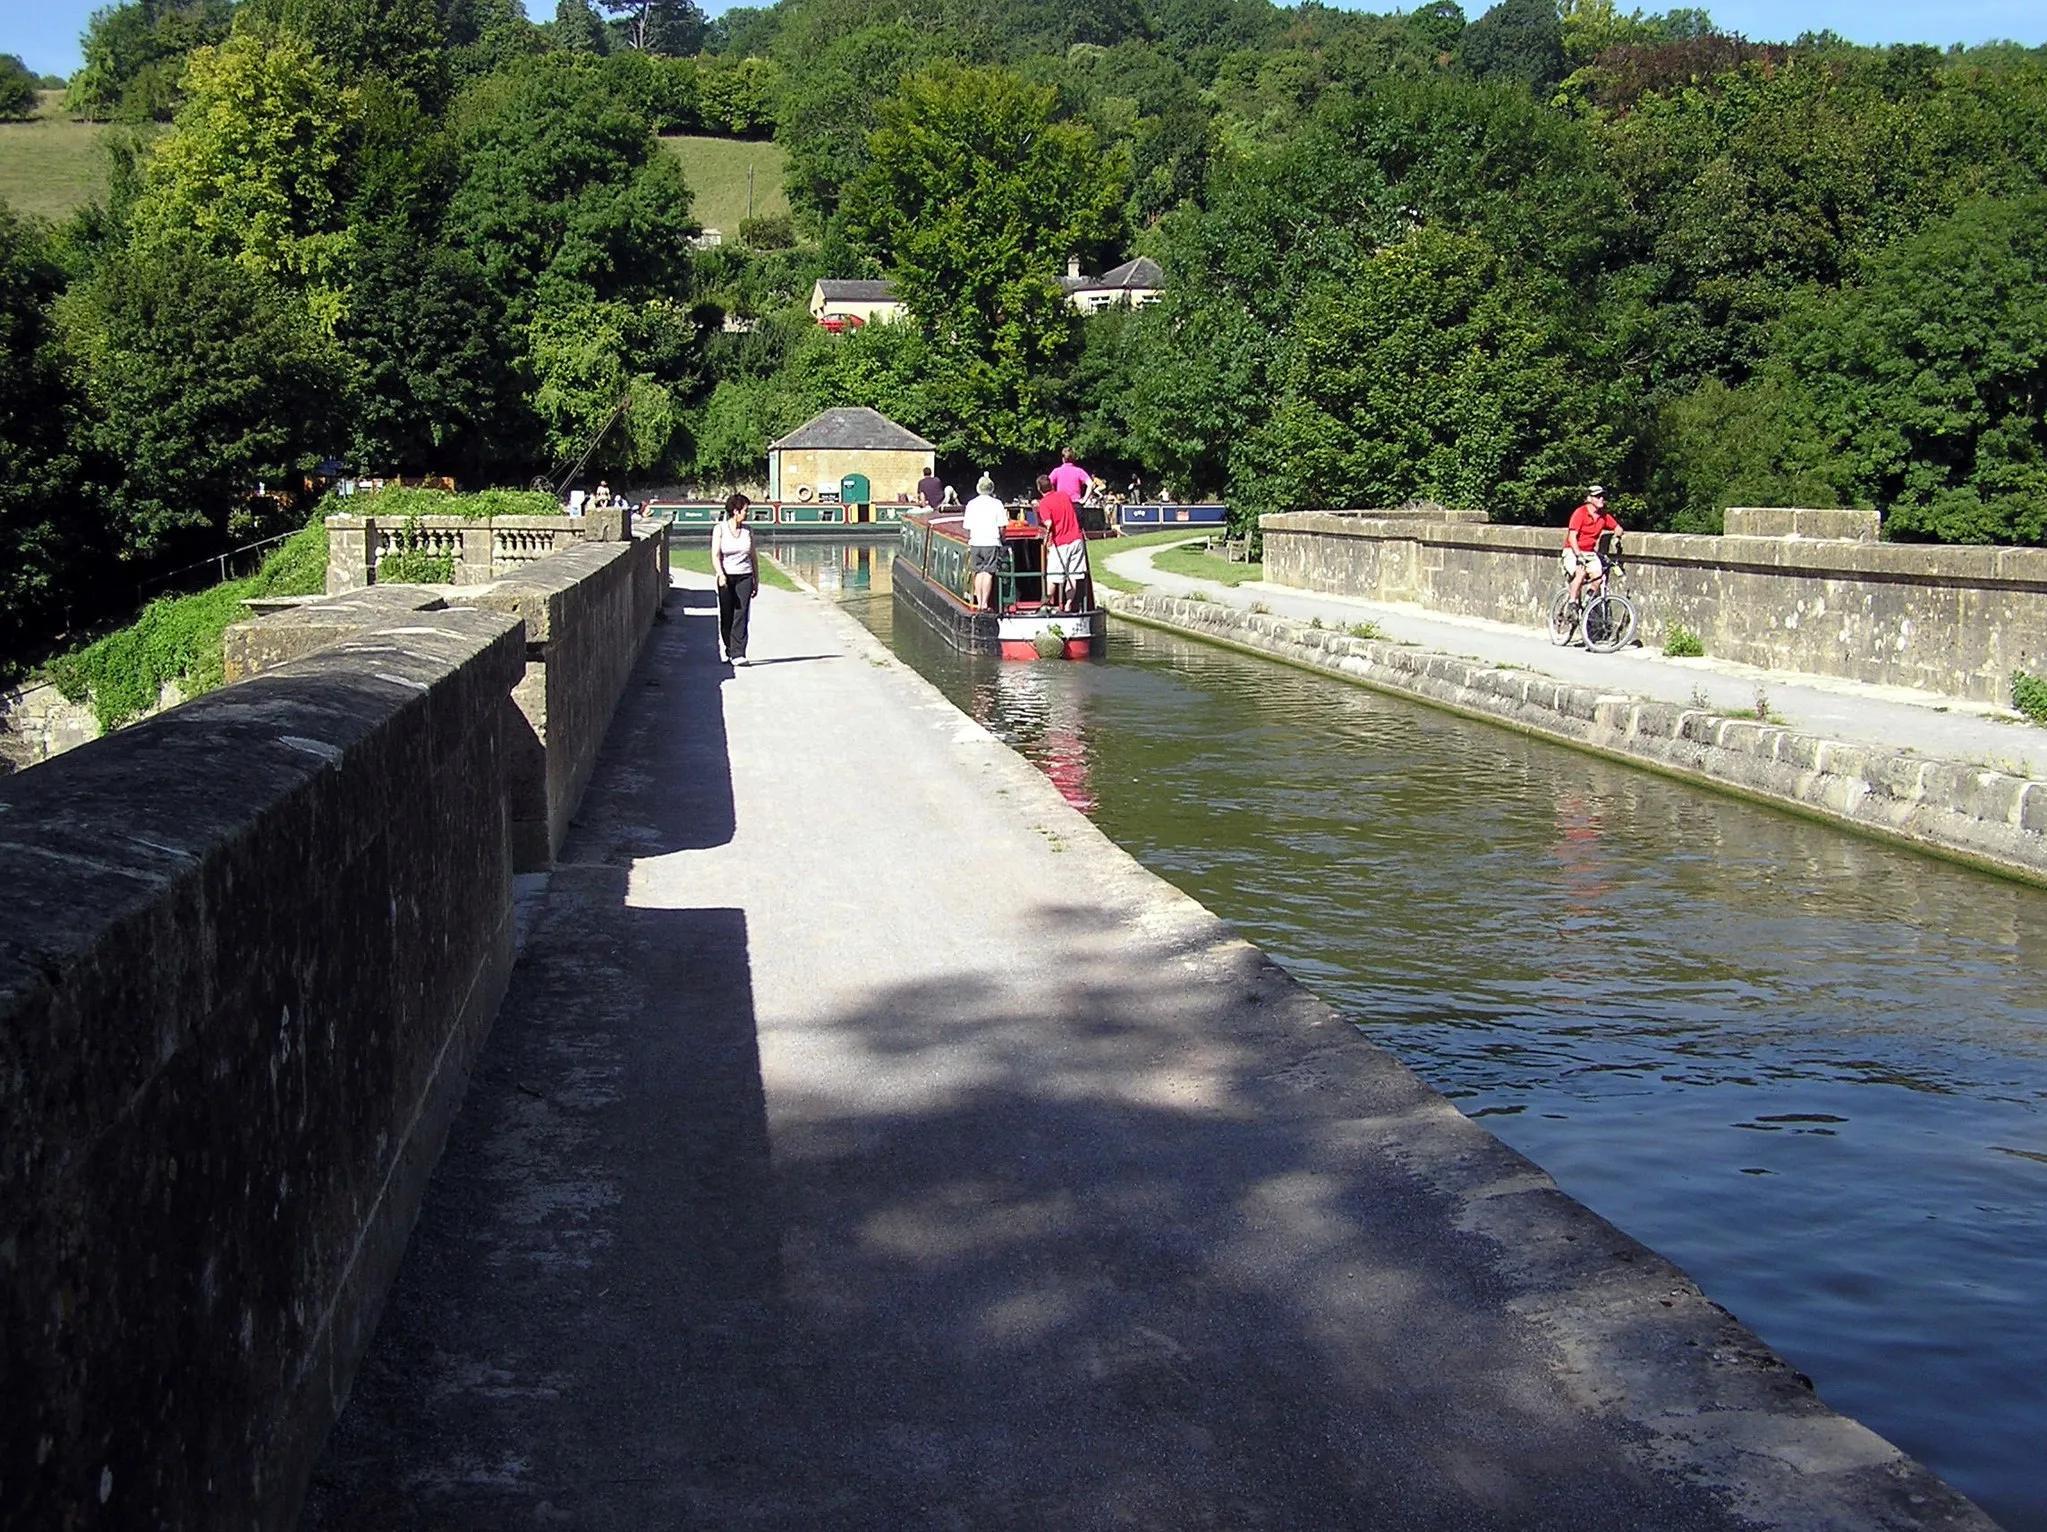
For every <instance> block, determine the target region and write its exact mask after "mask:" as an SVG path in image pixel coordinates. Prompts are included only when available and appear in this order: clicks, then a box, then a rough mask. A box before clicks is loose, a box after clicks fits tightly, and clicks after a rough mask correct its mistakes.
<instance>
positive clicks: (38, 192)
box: [0, 90, 789, 239]
mask: <svg viewBox="0 0 2047 1532" xmlns="http://www.w3.org/2000/svg"><path fill="white" fill-rule="evenodd" d="M63 99H64V96H63V92H62V91H54V90H52V91H44V92H43V105H42V110H41V112H40V113H39V114H38V115H37V116H36V117H35V118H34V120H32V121H29V122H0V200H5V202H6V203H7V205H8V206H9V207H11V208H13V209H14V210H15V211H16V212H17V213H38V214H41V215H42V216H43V217H45V218H62V217H64V216H65V215H66V214H67V213H70V212H71V211H72V210H74V209H75V208H79V207H82V206H83V205H84V204H85V203H87V202H89V201H91V200H92V199H93V198H95V197H100V196H104V195H105V193H106V187H107V162H106V156H105V155H104V154H102V153H101V151H100V143H101V140H102V139H104V138H105V137H106V135H107V134H109V133H112V132H119V131H122V130H120V129H116V128H110V127H108V126H107V125H105V124H103V123H97V122H73V121H71V120H70V119H69V118H68V117H66V116H65V115H64V113H63V110H62V102H63ZM661 142H662V143H663V144H664V145H666V146H667V148H668V151H669V152H670V153H671V154H673V155H674V156H675V157H676V158H677V159H679V160H681V161H682V174H683V178H684V179H685V180H687V181H688V182H689V185H690V190H691V191H693V192H694V193H696V201H695V204H694V206H695V211H696V216H697V221H698V222H699V223H701V224H702V225H703V226H704V227H705V228H707V229H718V230H720V231H722V232H723V233H724V235H725V237H726V238H727V239H737V238H738V237H739V220H740V219H742V218H744V217H745V216H746V172H747V169H748V167H751V168H752V170H753V207H754V212H755V213H756V214H759V215H766V214H770V213H786V212H788V211H789V199H788V198H787V197H785V196H783V195H782V150H781V148H780V147H779V146H778V145H775V144H771V143H758V144H757V143H749V142H745V141H742V140H739V139H731V138H682V137H675V138H664V139H662V140H661Z"/></svg>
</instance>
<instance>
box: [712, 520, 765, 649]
mask: <svg viewBox="0 0 2047 1532" xmlns="http://www.w3.org/2000/svg"><path fill="white" fill-rule="evenodd" d="M750 504H752V502H751V501H750V500H748V499H747V498H746V496H744V495H727V496H726V497H725V519H724V520H723V521H721V522H719V523H718V525H717V526H715V527H713V528H712V529H711V574H712V577H713V578H715V579H716V580H717V582H718V642H719V643H720V644H721V645H723V646H724V651H725V658H726V659H728V660H730V661H731V662H732V663H733V664H734V665H744V664H747V663H748V661H747V658H746V626H747V618H748V617H749V616H750V615H751V614H752V611H753V593H754V592H755V591H756V590H758V589H759V588H760V565H759V564H758V563H757V562H756V560H755V558H754V550H753V529H752V528H750V527H748V526H747V524H746V508H747V506H749V505H750Z"/></svg>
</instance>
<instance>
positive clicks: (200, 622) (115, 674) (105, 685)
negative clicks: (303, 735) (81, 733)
mask: <svg viewBox="0 0 2047 1532" xmlns="http://www.w3.org/2000/svg"><path fill="white" fill-rule="evenodd" d="M326 580H327V528H326V527H325V525H324V524H322V523H321V522H320V521H318V520H315V521H313V522H312V523H311V524H309V525H307V526H305V527H303V528H301V529H300V530H299V531H298V532H297V533H295V534H294V535H293V536H292V537H290V538H289V539H288V540H286V542H285V543H284V544H283V546H281V547H279V548H278V549H277V550H276V551H275V552H273V553H272V554H271V555H270V556H269V558H267V559H265V560H264V562H263V567H262V568H261V569H260V570H258V571H257V572H256V573H255V574H254V575H251V576H250V577H249V578H248V579H245V580H229V581H227V582H225V583H224V584H220V585H216V586H213V587H212V588H211V589H209V590H203V591H199V592H197V593H195V594H193V595H189V596H164V597H161V598H159V599H158V600H155V601H152V602H150V603H149V605H148V606H147V607H145V608H143V611H142V615H141V616H140V617H138V618H137V619H136V620H135V621H134V622H132V623H130V624H129V625H128V626H127V627H125V628H122V629H120V630H118V631H117V632H114V633H109V634H108V635H107V636H106V637H105V638H102V639H100V640H99V641H98V642H97V643H93V644H90V645H88V646H87V647H85V648H83V649H80V650H77V651H75V652H74V653H71V654H67V655H63V656H61V657H60V658H58V659H55V660H52V661H51V662H50V665H49V675H50V679H51V680H52V681H53V682H55V683H56V685H57V687H58V689H59V690H61V691H62V692H63V693H64V695H65V696H66V697H68V698H70V699H71V700H72V701H73V702H85V701H90V702H91V703H92V710H93V715H94V716H95V717H96V718H98V719H99V724H100V727H101V728H102V729H113V728H118V727H119V726H120V725H122V724H124V723H126V722H128V721H129V720H130V719H132V718H136V717H139V716H140V715H141V714H143V713H146V712H148V711H149V710H150V709H151V708H153V707H155V706H156V705H157V703H158V702H159V701H160V700H161V699H162V697H163V695H164V689H165V688H166V687H175V688H176V689H177V692H178V694H179V695H180V696H183V697H196V696H198V695H199V694H200V693H201V692H206V691H211V690H213V688H215V687H216V686H218V685H220V683H221V680H222V670H221V635H222V634H224V633H225V632H226V631H227V629H228V627H229V626H230V625H231V624H233V623H236V622H240V621H241V620H242V619H243V618H245V617H247V616H248V615H249V609H248V608H247V607H246V606H244V605H243V604H242V603H243V602H245V601H249V600H253V599H256V598H258V597H262V596H310V595H315V594H317V593H318V592H320V591H321V590H323V589H324V588H325V587H326Z"/></svg>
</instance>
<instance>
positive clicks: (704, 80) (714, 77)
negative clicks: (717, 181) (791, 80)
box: [697, 59, 782, 138]
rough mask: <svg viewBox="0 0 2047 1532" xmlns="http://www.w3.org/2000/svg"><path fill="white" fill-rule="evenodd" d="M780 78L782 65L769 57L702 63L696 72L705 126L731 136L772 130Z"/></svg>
mask: <svg viewBox="0 0 2047 1532" xmlns="http://www.w3.org/2000/svg"><path fill="white" fill-rule="evenodd" d="M781 80H782V70H781V67H780V66H779V65H778V64H776V63H775V62H774V60H772V59H741V60H739V62H737V63H736V64H727V63H707V64H705V65H704V66H703V67H702V68H701V69H700V70H699V71H698V73H697V112H698V115H699V116H701V117H702V119H703V125H704V130H705V131H706V132H711V133H729V134H731V135H732V136H733V137H734V138H755V137H765V136H766V135H767V134H769V133H772V132H773V131H774V128H775V97H776V96H777V95H778V94H779V91H780V86H781Z"/></svg>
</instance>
